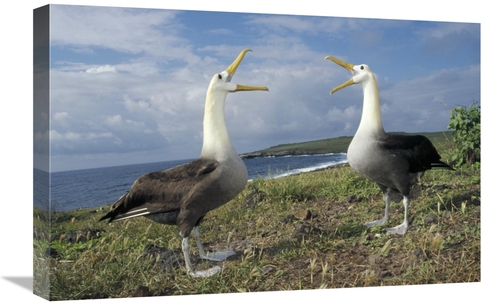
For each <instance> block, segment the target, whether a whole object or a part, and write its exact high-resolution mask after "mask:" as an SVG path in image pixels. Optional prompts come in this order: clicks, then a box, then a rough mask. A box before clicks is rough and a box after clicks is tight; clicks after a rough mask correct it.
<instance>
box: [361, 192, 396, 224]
mask: <svg viewBox="0 0 500 305" xmlns="http://www.w3.org/2000/svg"><path fill="white" fill-rule="evenodd" d="M384 201H385V212H384V218H382V219H379V220H375V221H370V222H367V223H365V226H367V227H368V228H371V227H373V226H376V225H382V224H384V223H386V222H387V220H389V202H390V200H389V191H387V192H385V193H384Z"/></svg>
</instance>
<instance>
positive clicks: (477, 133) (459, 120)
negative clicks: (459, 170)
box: [447, 101, 481, 166]
mask: <svg viewBox="0 0 500 305" xmlns="http://www.w3.org/2000/svg"><path fill="white" fill-rule="evenodd" d="M480 108H481V107H480V106H479V103H478V102H475V101H473V102H472V105H471V106H470V107H465V106H459V107H456V108H454V109H452V110H451V115H450V123H449V124H448V127H447V128H448V129H451V130H453V132H452V134H453V142H454V144H455V148H454V151H453V154H452V156H451V161H452V162H453V165H454V166H462V165H466V164H468V165H471V164H474V163H476V162H480V161H481V111H480Z"/></svg>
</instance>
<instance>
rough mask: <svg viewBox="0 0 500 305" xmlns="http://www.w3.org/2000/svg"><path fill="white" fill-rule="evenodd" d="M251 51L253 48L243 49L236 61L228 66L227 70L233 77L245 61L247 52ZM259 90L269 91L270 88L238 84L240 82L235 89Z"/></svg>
mask: <svg viewBox="0 0 500 305" xmlns="http://www.w3.org/2000/svg"><path fill="white" fill-rule="evenodd" d="M249 51H252V50H251V49H244V50H243V51H241V52H240V55H238V57H236V59H235V60H234V62H233V63H232V64H231V65H230V66H229V67H227V69H226V72H227V73H229V75H230V77H232V76H233V75H234V73H235V72H236V69H237V68H238V66H239V65H240V63H241V62H242V61H243V58H244V57H245V54H247V52H249ZM257 90H260V91H269V89H268V88H267V87H264V86H246V85H238V84H237V85H236V90H235V91H257Z"/></svg>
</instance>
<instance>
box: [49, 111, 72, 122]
mask: <svg viewBox="0 0 500 305" xmlns="http://www.w3.org/2000/svg"><path fill="white" fill-rule="evenodd" d="M52 118H53V119H54V120H55V121H66V120H68V119H69V118H70V116H69V114H68V113H67V112H65V111H64V112H56V113H54V114H53V115H52Z"/></svg>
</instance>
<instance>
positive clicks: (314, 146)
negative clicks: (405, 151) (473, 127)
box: [241, 131, 452, 158]
mask: <svg viewBox="0 0 500 305" xmlns="http://www.w3.org/2000/svg"><path fill="white" fill-rule="evenodd" d="M398 134H408V135H411V134H412V133H398ZM418 134H421V135H424V136H426V137H428V138H429V140H431V141H432V142H433V144H434V145H435V146H436V148H438V150H441V149H446V148H447V147H449V145H451V139H452V136H451V131H441V132H423V133H418ZM351 140H352V137H338V138H331V139H324V140H317V141H308V142H302V143H291V144H282V145H276V146H272V147H269V148H267V149H263V150H258V151H254V152H250V153H246V154H242V155H241V156H242V158H252V157H264V156H280V155H294V154H325V153H341V152H347V148H348V147H349V143H351Z"/></svg>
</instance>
